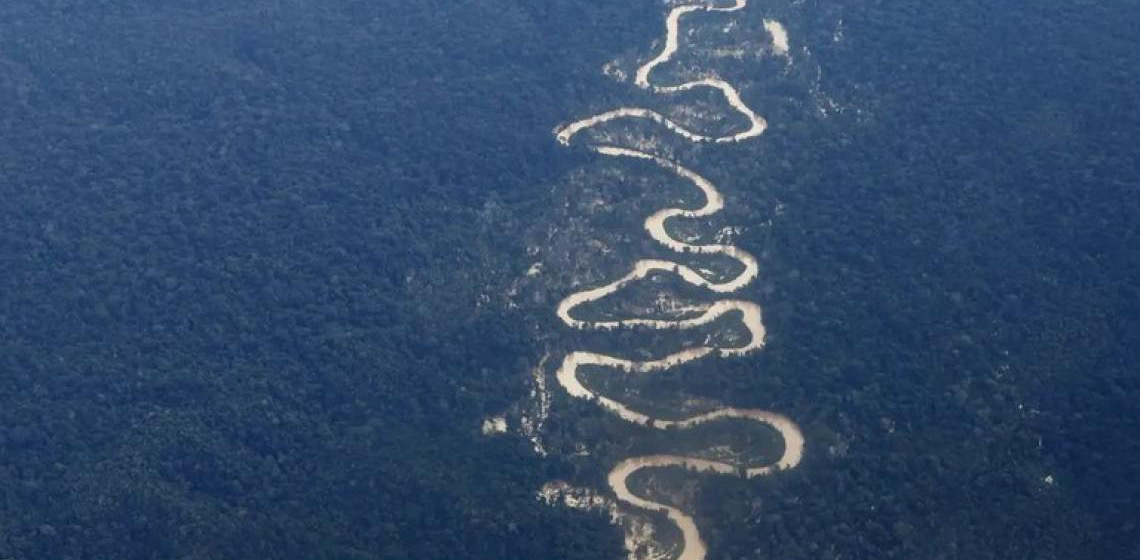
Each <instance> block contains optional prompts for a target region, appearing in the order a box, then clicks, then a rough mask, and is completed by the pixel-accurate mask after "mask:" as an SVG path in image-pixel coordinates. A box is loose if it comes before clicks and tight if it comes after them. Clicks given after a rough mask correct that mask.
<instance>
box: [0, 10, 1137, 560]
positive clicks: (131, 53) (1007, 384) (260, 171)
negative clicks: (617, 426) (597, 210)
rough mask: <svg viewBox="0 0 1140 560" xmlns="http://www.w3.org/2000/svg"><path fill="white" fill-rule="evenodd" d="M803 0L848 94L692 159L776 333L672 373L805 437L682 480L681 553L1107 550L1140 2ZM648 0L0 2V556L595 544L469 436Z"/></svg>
mask: <svg viewBox="0 0 1140 560" xmlns="http://www.w3.org/2000/svg"><path fill="white" fill-rule="evenodd" d="M803 4H804V5H803V7H802V8H801V9H800V12H798V13H799V14H800V16H801V21H799V22H798V23H797V24H796V25H795V26H794V27H793V31H795V32H798V33H799V35H796V37H802V40H803V41H804V42H805V43H806V44H808V45H810V46H811V49H812V51H813V57H814V58H813V60H815V61H816V62H817V63H818V64H819V67H820V76H821V77H822V80H821V83H822V87H823V88H824V89H825V90H826V92H827V95H829V96H831V97H832V98H833V99H835V100H836V101H837V103H839V104H841V105H843V106H845V107H849V108H850V109H849V110H846V111H844V112H839V113H836V114H832V115H830V116H826V117H825V116H820V115H819V114H817V112H815V111H813V110H812V109H811V108H810V107H806V106H805V107H803V110H801V111H799V112H796V111H794V110H793V109H792V108H788V107H785V108H783V109H781V110H780V111H779V113H778V115H779V119H777V118H776V117H775V116H774V117H773V118H772V119H771V120H772V123H773V127H772V130H771V131H770V133H769V134H767V135H766V136H765V137H764V138H763V140H762V141H761V142H758V143H757V145H755V146H749V147H745V148H741V149H733V150H729V151H726V152H723V153H717V154H712V153H710V155H709V157H710V158H711V159H710V160H709V164H708V165H709V166H710V167H711V168H713V169H714V170H715V171H714V172H715V173H716V174H717V175H718V176H720V177H731V182H730V184H728V186H726V187H725V190H726V192H727V193H728V194H727V195H728V196H731V197H735V198H736V199H737V200H739V201H741V204H740V205H739V206H740V207H742V208H744V210H740V211H738V214H737V215H735V216H731V219H732V220H736V221H737V222H738V223H740V222H744V225H746V226H748V225H755V224H759V223H761V222H767V221H768V220H772V223H771V225H770V226H769V227H763V228H761V227H749V228H746V229H745V233H744V234H743V235H742V237H741V239H740V240H739V244H740V245H742V246H746V247H749V248H752V249H754V250H755V252H756V253H757V254H758V255H761V256H762V260H763V262H762V272H761V275H762V282H761V283H760V285H759V286H758V287H757V291H756V293H757V297H756V299H757V300H758V301H760V302H761V303H762V304H763V305H764V308H765V321H766V323H767V325H768V329H769V331H770V340H769V346H768V347H767V348H766V349H765V350H764V352H763V353H762V354H761V355H759V356H757V357H755V358H754V359H748V360H741V361H737V362H732V363H724V364H718V366H717V368H716V372H715V374H714V375H703V376H701V378H700V379H701V381H700V383H699V385H698V386H697V387H695V388H694V390H695V391H697V392H699V393H702V394H704V395H706V396H709V397H712V398H716V399H721V400H725V401H732V402H735V403H738V404H741V405H745V406H775V407H776V408H778V409H780V410H783V411H785V412H787V413H788V414H790V415H792V416H794V417H795V418H797V419H798V420H799V421H800V422H801V423H802V424H803V426H804V429H805V432H806V433H807V434H808V438H809V448H808V454H807V459H806V460H805V464H804V465H803V466H802V467H801V468H800V469H799V470H797V471H795V473H794V474H792V473H789V475H788V476H781V477H778V478H773V479H765V480H760V481H751V482H749V481H745V480H738V479H732V478H702V479H701V485H700V488H701V490H700V495H699V511H698V512H697V513H698V517H699V518H700V519H701V520H702V523H703V526H705V527H709V529H707V532H706V535H707V539H708V541H709V545H710V557H713V558H726V559H727V558H731V559H734V560H735V559H739V558H756V559H759V558H765V559H777V558H787V559H807V558H812V559H819V558H852V557H854V558H906V559H908V560H910V559H916V558H921V559H931V560H933V559H935V558H968V559H971V560H974V559H985V558H1002V559H1006V558H1041V559H1050V558H1053V559H1068V558H1087V559H1102V558H1103V559H1114V560H1115V559H1120V558H1140V544H1138V543H1140V525H1138V524H1137V522H1136V521H1135V520H1136V519H1138V518H1140V505H1138V501H1137V496H1140V478H1138V477H1136V476H1135V474H1134V465H1135V464H1136V462H1137V461H1138V460H1140V443H1138V442H1137V440H1136V438H1135V434H1137V433H1140V405H1137V402H1140V371H1138V369H1137V368H1138V365H1140V359H1138V358H1140V251H1138V250H1137V247H1138V246H1140V226H1138V224H1140V186H1138V184H1137V183H1138V178H1137V174H1136V173H1137V171H1136V170H1137V169H1140V157H1138V156H1140V147H1138V146H1140V142H1137V135H1138V134H1140V132H1138V131H1140V97H1138V96H1137V95H1136V94H1135V84H1136V83H1140V62H1138V59H1137V57H1136V52H1138V51H1137V46H1138V45H1137V39H1136V30H1137V29H1138V28H1140V7H1138V6H1136V5H1132V4H1128V3H1117V4H1116V5H1111V4H1103V3H1102V4H1093V3H1087V2H1086V3H1081V2H1077V3H1073V2H1061V1H1059V0H1044V1H1041V2H1032V3H1010V2H1006V3H995V2H992V1H989V2H987V1H981V0H977V1H975V0H970V1H965V2H949V3H930V2H920V1H918V0H898V1H896V2H880V1H876V0H859V1H855V2H846V3H842V5H840V3H838V2H834V3H833V2H827V1H825V0H808V1H807V2H805V3H803ZM664 9H665V8H664V7H663V4H662V3H661V2H657V1H650V0H635V1H629V2H617V3H615V2H603V1H601V0H548V1H544V2H537V3H536V2H524V1H521V0H508V1H492V0H462V1H454V0H450V1H443V0H422V1H414V2H394V1H391V0H379V1H371V2H369V1H362V0H324V1H320V2H317V1H308V0H293V1H279V0H252V1H250V2H246V3H242V5H240V6H237V5H235V4H234V3H233V2H221V1H213V0H199V1H193V0H178V1H169V2H159V3H140V2H129V1H127V0H101V1H97V2H92V1H86V2H78V1H72V0H54V1H46V0H10V1H8V2H4V3H3V4H2V5H0V558H2V559H9V558H11V559H14V560H33V559H41V558H58V559H102V558H122V559H140V560H141V559H167V558H170V559H175V558H177V559H191V558H194V559H199V558H202V559H205V558H211V559H213V558H217V559H232V558H282V559H292V558H298V559H300V558H304V559H306V560H309V559H313V560H315V559H361V560H363V559H385V560H388V559H402V558H416V559H424V558H441V559H442V558H465V559H466V558H470V559H482V558H486V559H496V560H498V559H506V558H520V559H533V558H559V559H568V560H569V559H577V558H581V559H587V558H588V559H597V558H617V557H620V556H621V554H622V552H621V535H620V534H619V533H618V532H617V530H616V529H615V528H613V527H611V526H610V525H609V524H608V523H607V522H606V519H604V518H603V517H602V516H600V515H593V516H591V515H584V514H582V513H580V512H577V511H571V510H565V509H559V508H552V507H548V506H546V505H544V504H542V503H540V502H538V501H536V500H535V498H534V493H535V490H536V489H537V488H538V487H540V486H541V485H542V483H543V482H545V481H548V480H551V479H554V478H558V477H575V476H577V477H581V478H590V477H597V476H599V473H600V472H601V471H597V472H589V471H587V472H582V470H581V468H580V466H578V465H574V464H571V463H570V462H569V461H568V460H567V459H566V457H563V456H561V455H559V454H557V453H555V454H552V455H551V456H550V457H545V458H544V457H539V456H537V455H535V454H534V453H532V451H531V446H530V443H529V442H527V441H526V440H525V439H523V438H519V437H515V436H513V435H507V436H503V437H484V436H482V435H481V434H480V432H479V425H480V422H482V419H483V418H484V417H486V416H487V415H490V414H497V413H499V412H501V411H502V410H504V409H506V408H508V407H510V406H512V404H513V403H516V402H518V401H519V400H520V399H522V398H524V397H525V393H526V391H527V386H526V384H525V379H526V377H527V370H528V369H529V368H530V367H532V366H533V365H534V364H535V363H537V362H538V359H539V357H540V356H541V355H542V354H543V353H544V352H546V351H547V350H549V349H550V348H551V347H552V346H553V347H557V345H556V344H554V343H553V342H551V341H550V340H543V339H542V337H541V336H539V335H536V331H535V330H534V329H533V328H532V327H533V325H534V324H535V323H541V322H545V323H543V325H544V329H547V330H554V329H555V328H556V327H552V326H550V325H553V321H551V320H550V317H548V316H546V315H543V313H549V308H550V305H551V303H550V302H551V301H553V300H552V299H549V298H551V297H558V295H557V294H555V295H548V296H547V297H545V298H537V299H535V300H534V301H530V302H524V304H523V305H521V306H518V307H512V306H507V305H502V304H501V303H502V302H501V301H500V300H499V299H497V298H498V295H497V294H500V293H501V292H502V291H503V290H504V289H505V287H506V286H509V285H510V284H511V282H512V281H513V280H514V279H516V278H518V277H520V276H523V275H524V273H525V271H526V270H527V267H528V266H529V265H530V264H531V261H530V260H529V258H528V254H527V249H528V248H527V242H526V240H527V235H526V232H528V231H534V230H535V228H537V227H540V226H541V225H542V224H541V223H540V222H541V220H543V219H545V218H547V217H549V216H553V215H557V212H558V211H560V208H561V206H560V205H561V204H562V203H563V202H564V201H563V200H561V199H559V198H558V197H556V196H553V195H552V189H551V188H550V185H552V184H554V183H556V182H557V181H558V180H559V177H561V176H564V175H565V174H566V173H568V172H570V170H571V169H572V168H573V167H574V166H575V165H578V164H579V163H580V162H581V161H583V160H584V159H585V156H584V155H583V154H581V153H579V152H576V151H573V150H570V151H567V150H560V149H559V148H558V147H557V146H556V145H555V143H554V141H553V138H552V136H551V134H550V131H551V129H552V128H553V127H554V126H555V125H557V124H558V123H560V122H565V121H566V120H568V119H570V118H574V117H579V116H581V115H583V114H586V113H587V112H588V111H589V110H591V109H594V108H596V107H598V106H599V103H601V101H599V100H605V101H606V102H608V101H609V100H613V99H617V98H619V96H620V95H622V92H623V91H624V88H623V87H620V86H618V85H615V84H614V83H612V81H610V80H608V79H607V78H606V77H605V76H604V75H603V74H602V73H601V71H600V69H601V67H602V65H603V64H605V63H606V62H607V61H609V60H610V59H611V58H613V57H614V56H617V55H620V54H628V53H630V52H636V53H644V52H648V51H647V50H646V49H648V48H649V46H650V45H652V44H653V41H654V39H656V38H658V37H659V36H660V31H661V30H660V23H661V16H662V13H663V10H664ZM840 32H841V33H840ZM840 36H842V40H839V37H840ZM631 49H637V50H636V51H631ZM758 79H759V78H758ZM571 195H572V194H571ZM777 201H778V203H779V206H780V209H781V210H780V213H779V216H778V217H775V218H773V217H774V216H775V215H776V212H775V210H774V208H775V206H776V204H777ZM633 218H634V217H631V218H630V219H633ZM631 223H633V222H631ZM551 289H552V290H553V289H555V288H554V287H552V288H551ZM571 413H574V414H580V415H582V416H590V415H593V416H594V417H596V418H594V421H595V422H594V427H590V426H589V425H588V426H587V427H586V428H571V427H570V426H569V425H567V424H564V423H562V424H559V423H555V424H554V425H553V426H552V427H551V434H550V437H551V440H552V441H551V444H552V445H554V446H557V445H558V444H559V443H561V442H562V440H566V441H569V439H570V438H571V436H573V437H575V438H579V439H580V438H582V437H594V435H596V434H599V433H613V428H612V427H607V426H606V425H605V422H604V419H601V418H600V416H599V415H597V414H596V413H595V412H593V411H592V410H590V409H589V408H585V407H583V408H575V409H572V410H571ZM556 420H557V419H556ZM572 430H577V432H575V433H574V434H570V432H571V431H572ZM591 430H592V431H591ZM607 430H609V432H607ZM618 435H620V434H618ZM614 445H616V446H618V448H617V449H616V450H615V451H614V452H615V453H616V452H617V450H620V449H621V448H620V445H622V444H621V443H620V442H619V443H615V444H614ZM598 468H599V469H601V468H604V467H603V466H601V465H599V466H598Z"/></svg>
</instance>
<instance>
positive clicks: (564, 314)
mask: <svg viewBox="0 0 1140 560" xmlns="http://www.w3.org/2000/svg"><path fill="white" fill-rule="evenodd" d="M747 1H748V0H735V3H734V4H733V5H731V6H717V5H715V4H697V5H685V6H679V7H675V8H673V9H672V10H671V11H670V12H669V14H668V16H667V17H666V19H665V33H666V34H665V44H664V46H663V47H662V49H661V51H660V52H659V53H657V55H656V56H655V57H653V58H652V59H651V60H649V61H648V62H646V63H645V64H643V65H642V66H641V67H640V68H638V69H637V73H636V75H635V77H634V84H635V85H636V86H637V87H639V88H642V89H645V90H648V91H650V92H653V93H661V94H668V93H678V92H684V91H690V90H698V89H711V90H715V91H716V92H719V95H720V96H722V97H723V99H724V100H725V101H726V102H727V103H728V105H729V106H731V107H732V108H733V110H734V111H735V112H737V113H739V114H740V115H741V116H742V117H743V118H744V122H745V123H747V127H746V128H744V129H743V130H741V131H739V132H736V133H734V134H729V135H724V136H710V135H706V134H702V133H700V132H698V131H694V130H691V129H689V128H686V127H685V126H682V125H681V124H679V123H677V122H675V121H673V120H671V119H670V118H668V117H666V116H665V115H663V114H661V113H658V112H656V111H653V110H650V109H644V108H637V107H621V108H618V109H614V110H611V111H607V112H604V113H601V114H598V115H594V116H591V117H588V118H584V119H581V120H579V121H576V122H573V123H570V124H568V125H566V126H564V127H561V128H559V129H558V130H556V131H555V135H556V137H557V139H558V141H559V142H561V143H562V144H563V145H570V144H571V143H572V142H574V140H575V138H576V137H577V136H578V135H579V134H581V133H583V132H585V131H587V130H589V129H591V128H593V127H595V126H598V125H601V124H603V123H608V122H611V121H615V120H620V119H641V120H647V121H651V122H653V123H656V124H658V125H660V126H662V127H664V128H665V129H667V130H668V131H669V132H671V133H673V134H675V135H678V136H680V137H682V138H684V139H686V140H688V141H690V142H700V143H711V144H725V143H735V142H742V141H745V140H748V139H751V138H756V137H759V136H760V135H762V134H763V133H764V131H765V130H766V129H767V122H766V121H765V120H764V118H763V117H761V116H760V115H758V114H757V113H756V112H755V111H753V110H752V109H751V108H750V107H748V105H747V104H745V102H744V101H743V100H742V98H741V96H740V92H739V91H737V89H736V88H735V87H733V86H732V85H731V84H729V83H728V82H725V81H723V80H721V79H719V78H703V79H700V80H696V81H691V82H685V83H681V84H676V85H658V84H655V83H654V82H653V80H652V75H653V71H654V69H655V68H656V67H657V66H659V65H661V64H663V63H666V62H668V61H669V60H671V59H672V58H673V56H674V54H675V53H676V52H677V50H678V44H679V29H680V26H681V22H682V20H683V19H684V18H685V17H686V16H687V15H689V14H692V13H694V12H735V11H738V10H742V9H744V8H745V7H746V5H747ZM764 27H765V29H766V30H767V31H768V33H769V34H770V35H771V36H772V38H773V47H772V50H773V52H774V53H775V54H779V55H786V54H787V50H788V38H787V33H786V31H785V30H784V28H783V26H782V25H780V24H779V22H776V21H772V20H765V22H764ZM587 146H588V147H589V149H591V150H592V151H594V152H595V153H597V154H599V155H602V156H606V157H614V158H626V159H632V160H641V161H647V162H651V163H653V164H655V165H657V166H659V167H661V168H662V169H664V170H666V171H669V172H671V173H673V174H675V175H676V176H678V177H680V178H681V179H683V180H685V181H687V182H689V183H691V184H692V185H693V186H694V187H695V188H696V189H697V190H699V191H700V192H701V193H702V194H703V197H704V204H703V205H701V206H700V207H698V208H691V209H686V208H666V209H663V210H660V211H658V212H656V213H654V214H652V215H650V216H649V217H648V218H647V219H646V220H645V223H644V227H645V230H646V232H648V234H649V236H650V237H651V238H652V239H653V240H655V241H657V242H658V243H660V244H661V245H663V246H664V247H666V248H668V249H669V250H671V251H673V252H675V253H678V254H691V255H720V256H724V257H728V258H731V259H734V260H736V261H737V262H739V263H740V264H741V265H742V266H743V270H742V271H741V272H739V273H738V274H737V275H736V276H734V277H732V278H730V279H711V278H707V277H706V276H705V275H702V274H701V272H699V271H698V270H696V269H694V268H692V267H690V266H687V265H685V264H683V263H679V262H674V261H670V260H659V259H643V260H639V261H637V262H636V263H635V264H634V266H633V269H632V270H630V271H629V272H628V273H626V274H625V275H624V276H622V277H620V278H618V279H616V280H614V281H612V282H610V283H608V284H605V285H602V286H598V287H594V288H591V289H588V290H584V291H580V292H577V293H574V294H571V295H569V296H567V297H566V298H564V299H563V300H562V301H561V302H560V303H559V305H558V308H557V314H558V317H559V318H560V319H561V320H562V321H563V322H564V323H565V324H566V325H568V326H570V327H572V328H575V329H602V330H612V329H617V328H623V327H633V326H639V327H643V328H654V329H692V328H696V327H699V326H702V325H706V324H709V323H711V322H713V321H715V320H717V319H718V318H720V317H721V316H723V315H725V314H728V313H734V312H739V313H740V315H741V318H742V319H741V320H742V322H743V324H744V326H745V328H747V330H748V332H749V335H750V336H749V339H748V342H747V343H746V344H743V345H741V346H736V347H730V348H720V347H714V346H697V347H692V348H688V349H685V350H683V351H680V352H676V353H673V354H669V355H667V356H664V357H661V358H658V359H655V360H651V361H633V360H628V359H623V358H618V357H614V356H608V355H604V354H599V353H595V352H589V351H575V352H571V353H569V354H568V355H567V356H566V357H565V358H564V359H563V361H562V363H561V365H560V366H559V368H558V371H557V375H556V377H557V380H558V383H559V385H560V386H561V387H562V388H563V389H565V390H566V392H567V393H569V394H570V395H571V396H573V397H577V398H582V399H588V400H591V401H592V402H595V403H597V404H598V405H600V406H601V407H603V408H604V409H605V410H607V411H609V412H611V413H613V414H615V415H616V416H618V417H620V418H622V419H623V420H626V421H628V422H632V423H637V424H641V425H645V426H648V427H651V428H656V429H661V430H664V429H670V428H673V429H678V428H679V429H684V428H691V427H694V426H697V425H700V424H704V423H707V422H714V421H718V420H724V419H739V420H746V421H754V422H757V423H761V424H764V425H767V426H770V427H771V428H773V429H775V430H776V431H777V432H779V434H780V435H781V436H782V438H783V441H784V451H783V454H782V456H781V457H780V458H779V459H778V460H776V461H775V462H774V463H771V464H764V465H742V464H738V463H735V462H727V461H722V460H712V459H705V458H699V457H691V456H683V455H649V456H642V457H632V458H629V459H626V460H624V461H621V462H620V463H618V464H617V465H616V466H615V467H614V468H613V469H612V470H611V471H610V473H609V475H608V477H607V480H608V484H609V486H610V488H611V489H612V490H613V492H614V494H615V495H616V497H617V499H618V500H619V501H620V502H621V504H623V505H624V506H626V507H630V508H634V509H637V510H643V511H647V512H659V513H663V514H664V515H665V516H666V517H667V518H668V519H669V520H670V521H671V522H672V523H673V524H675V525H676V526H677V528H678V529H679V530H680V534H681V537H682V542H681V550H680V553H679V555H678V556H677V559H678V560H703V559H704V558H705V556H706V552H707V551H706V546H705V542H704V540H703V539H702V538H701V534H700V531H699V530H698V528H697V526H696V523H695V522H694V521H693V518H692V517H691V516H689V515H688V514H686V513H685V512H683V511H681V510H680V509H678V508H676V507H673V506H670V505H667V504H662V503H658V502H654V501H652V500H650V499H647V498H644V497H642V496H639V495H637V494H636V493H635V492H634V491H632V490H631V489H630V488H629V479H630V477H631V476H632V475H633V474H634V473H636V472H638V471H640V470H642V469H649V468H663V467H681V468H685V469H689V470H692V471H698V472H708V473H716V474H725V475H733V476H746V477H757V476H764V475H768V474H771V473H773V472H776V471H779V470H786V469H791V468H794V467H795V466H796V465H798V464H799V462H800V459H801V458H802V456H803V448H804V438H803V434H802V433H801V431H800V429H799V427H798V426H797V425H796V423H795V422H793V421H792V420H791V419H789V418H788V417H786V416H784V415H782V414H779V413H777V412H772V411H767V410H758V409H741V408H733V407H727V406H726V407H721V408H716V409H714V410H712V411H710V412H706V413H703V414H699V415H695V416H691V417H688V418H682V419H662V418H657V417H654V416H652V415H650V414H648V413H646V412H642V411H638V410H636V409H635V408H634V407H633V406H630V405H628V404H626V403H623V402H621V401H619V400H617V399H613V398H610V397H607V396H605V395H601V394H599V393H597V392H595V391H593V390H591V389H590V388H589V387H587V386H586V385H584V384H583V383H582V382H581V380H580V378H579V371H580V369H581V368H583V367H584V366H602V367H607V368H611V369H613V370H616V371H618V372H621V373H625V374H651V373H653V372H658V371H662V370H665V369H668V368H672V367H675V366H678V365H681V364H684V363H687V362H691V361H694V360H699V359H703V358H709V357H720V358H730V357H738V356H744V355H747V354H750V353H752V352H755V351H757V350H760V349H761V348H763V347H764V338H765V330H764V322H763V315H762V310H761V308H760V306H759V305H758V304H756V303H754V302H751V301H746V300H740V299H723V300H719V301H716V302H715V303H712V304H710V305H707V306H702V307H701V308H700V310H701V312H700V314H699V315H696V316H694V317H689V318H684V319H676V320H670V319H651V318H634V319H624V320H613V321H585V320H582V319H578V318H576V317H575V315H574V311H575V309H576V308H578V307H579V306H581V305H584V304H587V303H590V302H594V301H597V300H600V299H602V298H605V297H607V296H609V295H611V294H614V293H616V292H618V291H620V290H622V288H623V287H625V286H627V285H629V284H630V283H632V282H636V281H638V280H641V279H643V278H646V277H647V276H649V275H650V274H652V273H655V272H659V273H670V274H675V275H676V276H678V277H679V278H680V279H682V280H683V281H685V282H687V283H689V284H691V285H693V286H698V287H701V288H703V289H706V290H708V291H709V292H712V293H714V294H732V293H734V292H737V291H739V290H741V289H742V288H744V287H745V286H747V285H749V284H750V283H751V282H752V281H753V280H754V279H755V278H756V276H757V274H758V273H759V265H758V263H757V261H756V258H755V257H754V256H753V255H752V254H750V253H749V252H747V251H745V250H744V249H741V248H739V247H736V246H733V245H727V244H704V245H696V244H690V243H686V242H684V241H680V240H678V239H676V238H674V237H672V236H671V235H669V232H668V231H667V229H666V223H667V222H668V221H669V220H670V219H672V218H702V217H707V216H711V215H713V214H715V213H717V212H719V211H720V210H721V209H722V208H723V207H724V197H723V196H721V194H720V192H719V191H718V190H717V188H716V186H715V185H714V184H713V183H712V181H710V180H708V179H706V178H705V177H703V176H701V175H700V174H698V173H697V172H696V171H693V170H692V169H689V168H687V167H685V166H682V165H681V164H679V163H677V162H675V161H672V160H670V159H667V158H665V157H662V156H659V155H655V154H651V153H648V152H645V151H641V150H639V149H634V148H629V147H622V146H616V145H609V144H597V143H587ZM631 553H632V551H631Z"/></svg>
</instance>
